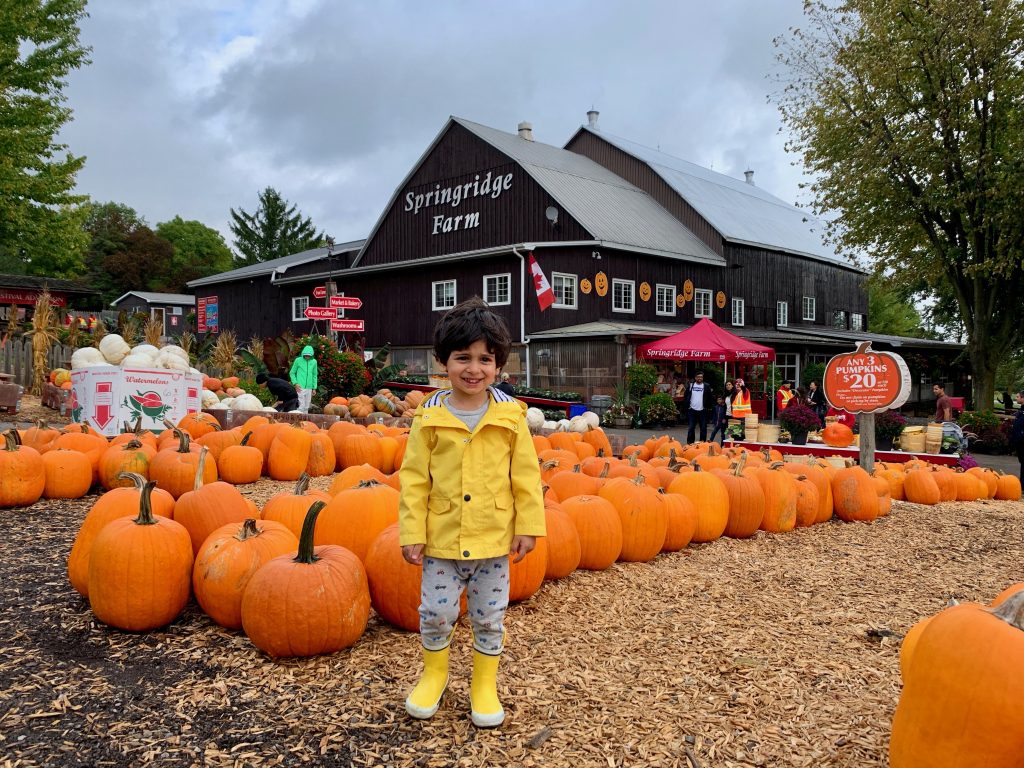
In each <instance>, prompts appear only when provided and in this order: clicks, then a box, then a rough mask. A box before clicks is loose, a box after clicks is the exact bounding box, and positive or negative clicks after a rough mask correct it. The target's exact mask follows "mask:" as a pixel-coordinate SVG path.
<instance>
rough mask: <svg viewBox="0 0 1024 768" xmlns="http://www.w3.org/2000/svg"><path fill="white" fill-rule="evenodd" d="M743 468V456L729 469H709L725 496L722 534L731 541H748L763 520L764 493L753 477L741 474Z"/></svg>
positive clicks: (744, 462) (744, 461) (744, 457)
mask: <svg viewBox="0 0 1024 768" xmlns="http://www.w3.org/2000/svg"><path fill="white" fill-rule="evenodd" d="M745 466H746V456H745V455H744V456H743V457H741V458H740V460H739V461H737V462H736V465H735V466H734V467H732V468H731V469H728V470H721V469H716V470H713V472H714V475H715V476H716V477H717V478H718V479H719V480H721V481H722V483H723V484H724V485H725V490H726V493H728V494H729V519H728V522H727V523H726V525H725V530H724V531H723V532H722V535H723V536H728V537H729V538H732V539H747V538H750V537H751V536H753V535H754V534H755V533H757V531H758V530H759V529H760V527H761V521H762V520H763V519H764V491H763V490H762V489H761V484H760V483H759V482H758V481H757V479H756V478H754V477H752V476H750V475H748V474H746V472H744V467H745Z"/></svg>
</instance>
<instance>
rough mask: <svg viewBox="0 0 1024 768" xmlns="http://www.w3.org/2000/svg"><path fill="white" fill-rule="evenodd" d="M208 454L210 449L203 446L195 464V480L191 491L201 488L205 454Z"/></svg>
mask: <svg viewBox="0 0 1024 768" xmlns="http://www.w3.org/2000/svg"><path fill="white" fill-rule="evenodd" d="M209 452H210V449H209V448H207V447H206V446H205V445H204V446H203V447H202V448H200V449H199V461H198V462H197V463H196V480H195V483H193V485H192V490H193V491H198V490H199V489H200V488H202V487H203V470H204V469H206V454H208V453H209Z"/></svg>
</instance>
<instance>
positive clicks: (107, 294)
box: [83, 202, 146, 305]
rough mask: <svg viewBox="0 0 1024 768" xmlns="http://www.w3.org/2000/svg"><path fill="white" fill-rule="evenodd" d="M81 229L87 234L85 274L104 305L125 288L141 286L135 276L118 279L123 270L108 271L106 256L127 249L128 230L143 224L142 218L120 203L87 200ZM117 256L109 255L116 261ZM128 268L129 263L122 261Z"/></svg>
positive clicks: (123, 291) (131, 230)
mask: <svg viewBox="0 0 1024 768" xmlns="http://www.w3.org/2000/svg"><path fill="white" fill-rule="evenodd" d="M83 228H84V231H85V233H86V236H87V237H88V246H87V248H86V252H85V263H86V278H87V279H88V281H89V284H90V285H92V286H93V287H94V288H96V289H97V290H98V291H100V293H101V294H102V297H103V303H104V305H109V304H110V302H112V301H113V300H114V299H116V298H117V297H118V296H121V295H123V294H124V293H126V292H127V291H131V290H142V287H140V285H138V279H137V278H131V277H130V278H127V282H124V281H122V277H123V273H124V270H123V269H121V268H118V269H117V270H116V271H115V272H111V271H110V270H109V268H108V263H107V261H108V259H111V257H113V256H114V255H115V254H120V253H124V252H125V251H126V250H127V249H128V241H129V238H130V237H131V236H132V234H133V233H134V232H136V231H138V230H140V229H145V228H146V221H145V219H143V218H142V217H141V216H139V214H138V213H137V212H136V211H135V209H134V208H131V207H129V206H127V205H124V204H122V203H114V202H108V203H90V204H88V205H86V206H85V222H84V224H83ZM120 261H121V259H120V258H116V259H113V262H112V263H113V264H114V265H119V264H120ZM125 266H126V267H127V268H128V270H129V271H131V267H130V265H125Z"/></svg>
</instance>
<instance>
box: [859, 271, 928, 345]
mask: <svg viewBox="0 0 1024 768" xmlns="http://www.w3.org/2000/svg"><path fill="white" fill-rule="evenodd" d="M868 330H869V331H870V332H871V333H884V334H888V335H890V336H913V337H916V338H919V339H923V338H927V337H928V336H929V334H928V332H927V331H926V330H925V329H924V327H923V325H922V323H921V315H920V313H919V312H918V311H917V310H916V309H915V308H914V305H913V304H911V303H910V301H909V300H908V299H907V298H906V297H904V296H902V295H901V294H900V293H899V292H898V291H896V290H894V289H893V288H891V287H889V286H888V285H886V284H885V283H884V282H883V281H882V280H879V279H874V280H871V281H869V282H868Z"/></svg>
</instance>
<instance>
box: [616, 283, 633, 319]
mask: <svg viewBox="0 0 1024 768" xmlns="http://www.w3.org/2000/svg"><path fill="white" fill-rule="evenodd" d="M635 295H636V282H635V281H633V280H618V279H613V280H612V312H635V311H636V309H635V307H636V301H635V298H634V297H635Z"/></svg>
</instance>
